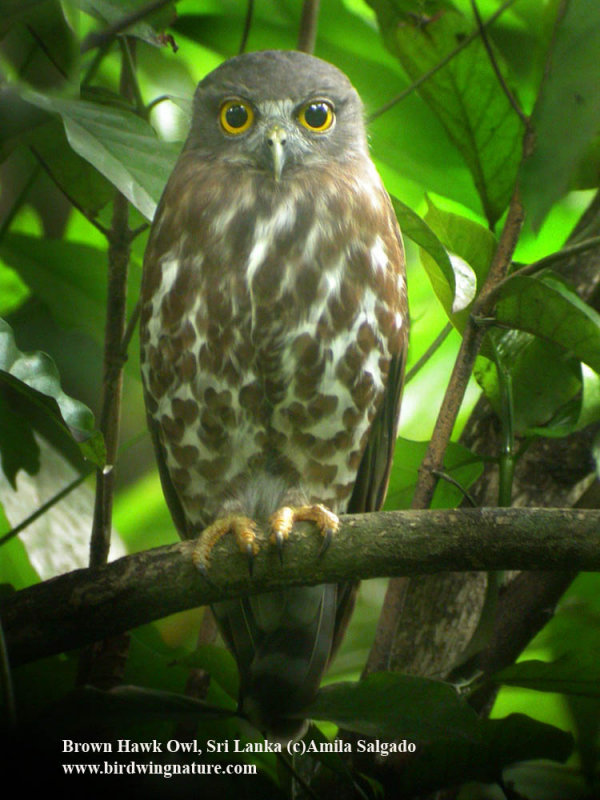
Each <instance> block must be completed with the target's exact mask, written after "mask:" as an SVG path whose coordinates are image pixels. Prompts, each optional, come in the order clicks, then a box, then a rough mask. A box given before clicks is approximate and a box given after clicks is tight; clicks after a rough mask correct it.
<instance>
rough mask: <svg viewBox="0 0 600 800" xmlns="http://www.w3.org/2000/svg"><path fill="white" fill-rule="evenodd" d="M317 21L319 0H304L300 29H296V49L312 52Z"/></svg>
mask: <svg viewBox="0 0 600 800" xmlns="http://www.w3.org/2000/svg"><path fill="white" fill-rule="evenodd" d="M318 23H319V0H304V3H303V5H302V16H301V18H300V30H299V31H298V45H297V48H296V49H297V50H301V51H302V52H303V53H314V52H315V43H316V41H317V27H318Z"/></svg>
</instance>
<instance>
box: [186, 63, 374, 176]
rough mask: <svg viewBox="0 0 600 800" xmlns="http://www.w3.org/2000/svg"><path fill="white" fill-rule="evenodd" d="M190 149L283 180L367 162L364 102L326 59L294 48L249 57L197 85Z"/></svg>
mask: <svg viewBox="0 0 600 800" xmlns="http://www.w3.org/2000/svg"><path fill="white" fill-rule="evenodd" d="M185 150H186V151H188V152H189V151H194V153H195V154H197V155H198V156H200V157H204V158H207V159H219V160H221V161H224V162H227V163H229V164H232V165H234V164H235V165H238V166H241V167H244V168H248V169H252V170H258V171H261V172H264V173H266V174H268V175H269V176H270V177H271V178H272V179H273V180H274V181H276V182H277V181H282V180H285V178H286V177H287V176H288V175H290V174H293V173H294V172H296V171H297V170H299V169H306V168H308V169H315V168H317V169H318V167H319V166H320V165H321V166H323V165H325V164H328V165H330V164H331V163H332V161H334V162H337V163H340V162H341V163H342V164H343V163H344V162H347V161H349V160H351V159H353V158H357V157H363V156H365V155H366V154H367V144H366V134H365V127H364V121H363V109H362V103H361V100H360V98H359V96H358V93H357V92H356V90H355V89H354V87H353V86H352V84H351V83H350V81H349V80H348V78H347V77H346V76H345V75H344V74H343V73H342V72H340V70H339V69H337V68H336V67H334V66H333V65H332V64H329V63H327V62H326V61H322V60H321V59H319V58H315V57H314V56H310V55H307V54H306V53H301V52H298V51H292V50H290V51H287V50H286V51H284V50H265V51H262V52H257V53H246V54H244V55H240V56H236V57H235V58H232V59H230V60H229V61H226V62H225V63H223V64H221V66H219V67H217V69H215V70H214V71H213V72H211V73H209V74H208V75H207V76H206V77H205V78H204V80H202V81H201V83H200V84H199V85H198V88H197V90H196V94H195V96H194V109H193V116H192V127H191V131H190V135H189V137H188V140H187V142H186V145H185Z"/></svg>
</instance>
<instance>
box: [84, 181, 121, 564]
mask: <svg viewBox="0 0 600 800" xmlns="http://www.w3.org/2000/svg"><path fill="white" fill-rule="evenodd" d="M128 214H129V206H128V203H127V200H126V198H125V197H124V196H123V195H122V194H121V193H120V192H117V194H116V196H115V200H114V207H113V220H112V226H111V230H110V236H109V249H108V262H109V276H108V300H107V309H106V327H105V338H104V377H103V381H102V410H101V413H100V425H99V427H100V430H101V432H102V435H103V436H104V442H105V445H106V464H107V466H106V468H105V469H104V470H102V471H98V474H97V477H96V504H95V507H94V523H93V528H92V536H91V542H90V567H96V566H100V565H101V564H104V563H106V559H107V557H108V551H109V549H110V534H111V524H112V500H113V487H114V466H115V463H116V455H117V446H118V441H119V427H120V412H121V391H122V383H123V354H122V343H123V337H124V334H125V314H126V298H127V269H128V264H129V253H130V234H129V228H128Z"/></svg>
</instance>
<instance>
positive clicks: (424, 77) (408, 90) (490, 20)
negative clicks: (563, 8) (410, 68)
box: [367, 0, 517, 123]
mask: <svg viewBox="0 0 600 800" xmlns="http://www.w3.org/2000/svg"><path fill="white" fill-rule="evenodd" d="M516 2H517V0H507V1H506V2H505V3H503V5H501V6H500V8H499V9H498V10H497V11H495V12H494V13H493V14H492V16H491V17H489V18H488V19H487V20H485V22H483V23H482V27H483V28H487V27H488V25H492V24H493V23H494V22H495V21H496V20H497V19H498V17H500V16H502V14H504V12H505V11H506V10H507V9H509V8H510V6H512V5H514V4H515V3H516ZM480 35H481V32H480V30H479V29H478V30H476V31H473V33H470V34H469V35H468V36H467V37H465V38H464V39H463V40H462V41H461V42H460V44H459V45H457V47H455V48H454V50H452V52H451V53H448V55H447V56H446V57H445V58H443V59H442V60H441V61H439V62H438V63H437V64H436V65H435V67H432V68H431V69H430V70H428V71H427V72H425V73H424V74H423V75H421V76H420V77H419V78H417V80H416V81H414V83H411V85H410V86H407V87H406V89H404V90H403V91H402V92H400V94H397V95H396V96H395V97H392V99H391V100H388V102H387V103H384V105H382V106H381V108H378V109H377V110H376V111H374V112H373V113H372V114H370V115H369V116H368V117H367V123H370V122H373V120H375V119H377V117H380V116H381V115H382V114H384V113H385V112H386V111H389V110H390V108H393V107H394V106H395V105H396V104H397V103H400V102H401V101H402V100H404V98H405V97H408V95H409V94H412V93H413V92H414V91H415V90H416V89H418V88H419V86H421V85H422V84H423V83H425V81H427V80H429V78H431V77H432V76H433V75H435V73H436V72H439V71H440V70H441V69H443V68H444V67H445V66H446V64H448V63H449V62H450V61H452V59H453V58H455V57H456V56H457V55H458V54H459V53H460V52H462V51H463V50H464V49H465V47H468V46H469V45H470V44H471V43H472V42H474V41H475V39H478V38H479V36H480Z"/></svg>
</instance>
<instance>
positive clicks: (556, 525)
mask: <svg viewBox="0 0 600 800" xmlns="http://www.w3.org/2000/svg"><path fill="white" fill-rule="evenodd" d="M193 548H194V542H193V541H185V542H180V543H177V544H173V545H169V546H167V547H158V548H156V549H153V550H147V551H145V552H142V553H136V554H134V555H131V556H126V557H124V558H120V559H119V560H118V561H113V562H112V563H110V564H107V565H106V566H102V567H98V568H95V569H81V570H76V571H74V572H69V573H67V574H65V575H60V576H59V577H57V578H53V579H52V580H49V581H45V582H44V583H40V584H36V585H35V586H32V587H30V588H28V589H23V590H21V591H19V592H15V593H13V594H9V595H7V596H4V597H3V598H2V599H1V600H0V615H1V616H2V622H3V625H4V630H5V635H6V640H7V646H8V651H9V656H10V660H11V663H12V664H13V666H16V665H17V664H21V663H25V662H27V661H32V660H34V659H37V658H41V657H44V656H49V655H52V654H54V653H60V652H63V651H65V650H72V649H74V648H76V647H81V646H82V645H85V644H88V643H90V642H93V641H96V640H99V639H103V638H105V637H107V636H112V635H114V634H117V633H120V632H122V631H125V630H129V629H130V628H134V627H136V626H138V625H142V624H144V623H147V622H150V621H151V620H154V619H159V618H161V617H164V616H167V615H168V614H173V613H175V612H176V611H182V610H184V609H187V608H192V607H194V606H200V605H205V604H207V603H213V602H215V601H217V600H221V599H223V598H224V597H235V596H238V595H241V594H256V593H258V592H264V591H269V590H274V589H281V588H282V587H284V586H294V585H300V584H315V583H324V582H336V581H340V580H348V579H358V578H375V577H388V576H399V575H417V574H426V573H436V572H440V571H448V570H450V571H462V570H502V569H513V570H514V569H526V570H570V571H571V570H588V571H600V511H596V510H594V511H587V510H586V511H583V510H572V509H535V508H534V509H529V508H519V509H515V508H513V509H500V508H488V509H471V510H450V511H390V512H380V513H377V514H374V513H373V514H355V515H348V516H345V517H342V527H341V530H340V531H339V533H338V534H337V535H336V536H335V537H334V540H333V541H332V543H331V545H330V547H329V549H328V550H327V552H326V553H325V554H324V555H323V556H322V557H319V556H318V552H319V548H320V541H319V537H318V536H315V533H314V531H313V530H312V529H311V526H310V525H309V524H307V523H303V524H302V525H299V526H298V531H297V532H296V531H295V532H294V535H293V537H292V539H291V540H290V541H289V542H288V543H287V544H286V546H285V552H284V558H283V564H280V562H279V558H278V554H277V552H276V550H275V548H274V547H272V546H267V545H265V546H263V547H262V549H261V550H260V552H259V553H258V555H257V556H256V559H255V564H254V570H253V575H252V576H250V575H249V573H248V566H247V563H246V561H245V557H244V556H243V555H242V554H241V553H240V551H239V550H238V549H237V545H236V544H235V542H234V540H233V537H229V536H226V537H224V538H223V539H222V540H221V541H220V542H219V543H218V544H217V545H216V546H215V548H214V550H213V553H212V564H211V567H210V572H209V576H210V577H209V578H206V577H203V576H202V575H201V574H200V573H199V572H198V571H197V570H196V569H195V568H194V566H193V564H192V561H191V554H192V550H193Z"/></svg>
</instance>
